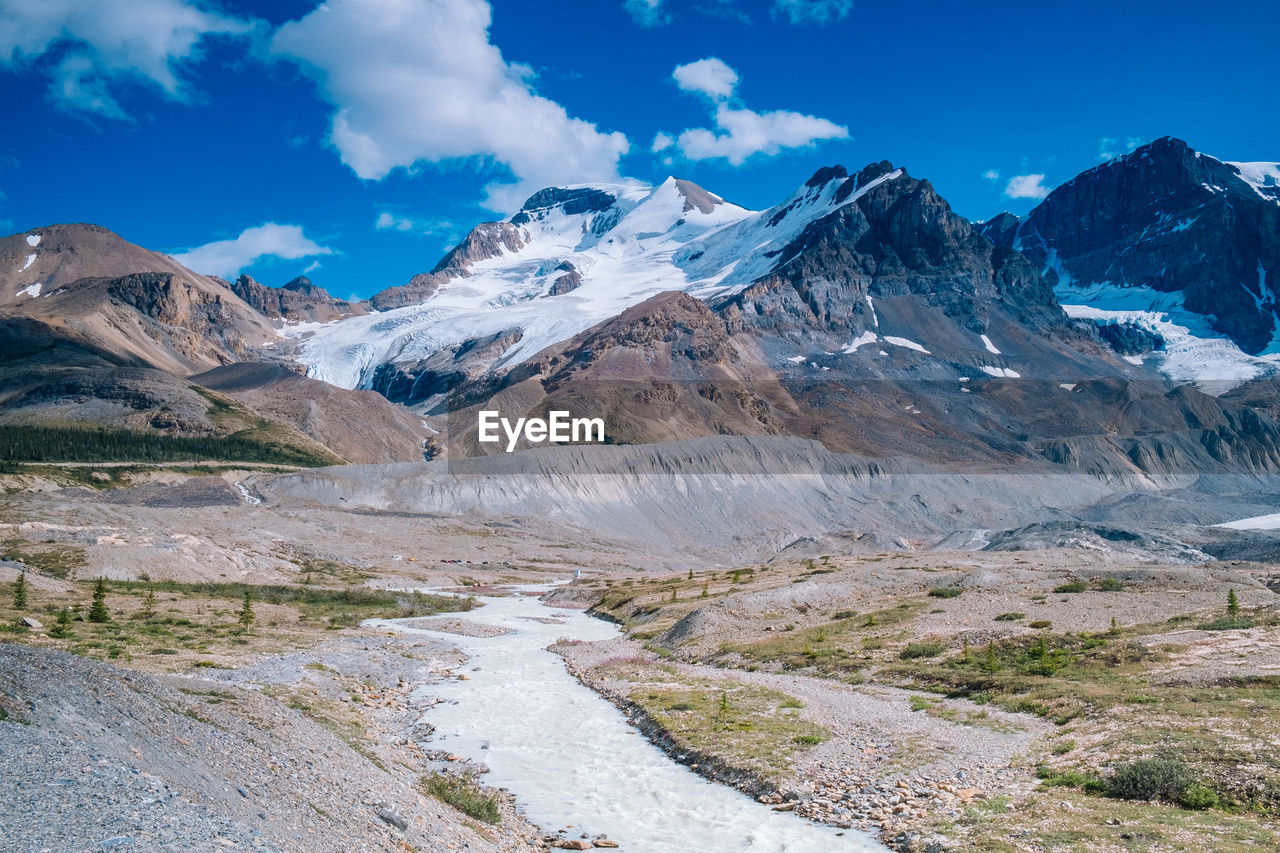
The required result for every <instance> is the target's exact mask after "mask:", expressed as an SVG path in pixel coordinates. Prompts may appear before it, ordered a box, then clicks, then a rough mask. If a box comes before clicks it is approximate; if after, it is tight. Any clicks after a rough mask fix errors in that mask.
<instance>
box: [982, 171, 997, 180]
mask: <svg viewBox="0 0 1280 853" xmlns="http://www.w3.org/2000/svg"><path fill="white" fill-rule="evenodd" d="M982 177H983V178H985V179H987V180H988V181H998V180H1000V170H999V169H987V171H985V172H983V173H982Z"/></svg>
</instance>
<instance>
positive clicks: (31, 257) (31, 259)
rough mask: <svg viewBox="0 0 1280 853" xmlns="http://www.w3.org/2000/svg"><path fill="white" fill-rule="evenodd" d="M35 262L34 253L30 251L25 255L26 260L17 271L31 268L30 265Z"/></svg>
mask: <svg viewBox="0 0 1280 853" xmlns="http://www.w3.org/2000/svg"><path fill="white" fill-rule="evenodd" d="M35 262H36V255H35V253H34V252H32V253H31V254H30V255H27V262H26V263H25V264H23V265H22V269H20V270H18V272H26V271H27V270H28V269H30V268H31V265H32V264H34V263H35Z"/></svg>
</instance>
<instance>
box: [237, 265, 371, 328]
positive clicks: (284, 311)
mask: <svg viewBox="0 0 1280 853" xmlns="http://www.w3.org/2000/svg"><path fill="white" fill-rule="evenodd" d="M229 286H230V288H231V290H232V292H233V293H235V295H236V296H239V297H240V298H241V299H243V300H244V301H245V302H246V303H248V304H249V306H250V307H251V308H253V309H254V310H255V311H257V312H258V313H259V314H261V315H262V316H264V317H267V318H269V319H273V320H276V319H279V320H284V321H286V322H290V323H298V322H309V323H329V322H332V321H333V320H339V319H341V318H343V317H349V316H351V315H353V314H364V313H367V312H368V310H369V309H368V303H366V302H363V301H360V302H350V301H348V300H346V299H335V298H334V297H332V296H330V295H329V292H328V291H327V290H325V289H324V288H323V287H317V286H316V285H314V284H312V283H311V279H309V278H307V277H306V276H305V275H300V276H298V277H297V278H295V279H292V280H291V281H289V282H287V283H286V284H283V285H281V286H280V287H268V286H266V285H264V284H259V283H258V282H257V281H256V280H254V278H253V276H249V275H242V276H240V277H239V278H237V279H236V280H235V281H234V282H232V283H231V284H230V285H229Z"/></svg>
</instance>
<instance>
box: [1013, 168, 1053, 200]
mask: <svg viewBox="0 0 1280 853" xmlns="http://www.w3.org/2000/svg"><path fill="white" fill-rule="evenodd" d="M1004 194H1005V195H1007V196H1008V197H1009V198H1044V197H1045V196H1047V195H1048V194H1049V188H1048V187H1046V186H1044V175H1039V174H1037V175H1015V176H1014V177H1013V178H1011V179H1010V180H1009V185H1008V186H1007V187H1005V188H1004Z"/></svg>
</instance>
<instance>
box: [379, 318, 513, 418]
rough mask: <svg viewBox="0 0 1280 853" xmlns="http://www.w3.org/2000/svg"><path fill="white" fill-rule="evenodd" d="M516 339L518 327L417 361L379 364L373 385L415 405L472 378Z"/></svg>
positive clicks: (392, 397) (384, 393) (389, 396)
mask: <svg viewBox="0 0 1280 853" xmlns="http://www.w3.org/2000/svg"><path fill="white" fill-rule="evenodd" d="M519 341H520V331H519V330H518V329H512V330H508V331H506V332H502V333H499V334H496V335H489V336H486V337H483V338H472V339H471V340H468V341H465V342H464V343H461V344H459V345H457V346H452V347H446V348H444V349H442V350H439V351H438V352H435V353H433V354H432V355H431V356H430V357H429V358H424V359H420V360H418V361H412V362H394V363H387V364H382V365H379V366H378V368H377V370H375V371H374V375H373V383H372V388H373V390H374V391H377V392H378V393H379V394H381V395H382V396H384V397H386V398H387V399H388V400H391V401H392V402H394V403H400V404H402V405H405V406H416V405H418V404H419V403H423V402H425V401H427V400H431V399H432V398H437V397H441V396H442V395H446V394H449V393H450V392H452V391H453V390H454V389H456V388H458V387H459V386H461V385H463V384H464V383H467V382H470V381H475V380H476V379H477V378H478V377H480V376H482V375H483V374H484V373H485V372H486V371H488V370H489V369H490V368H491V367H492V366H493V363H494V362H495V361H497V360H498V359H499V358H501V357H502V354H503V353H505V352H506V351H507V350H508V349H510V348H511V347H512V346H513V345H514V344H516V343H519Z"/></svg>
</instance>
